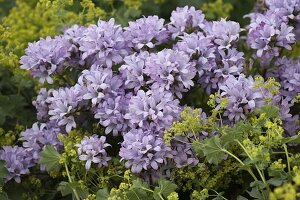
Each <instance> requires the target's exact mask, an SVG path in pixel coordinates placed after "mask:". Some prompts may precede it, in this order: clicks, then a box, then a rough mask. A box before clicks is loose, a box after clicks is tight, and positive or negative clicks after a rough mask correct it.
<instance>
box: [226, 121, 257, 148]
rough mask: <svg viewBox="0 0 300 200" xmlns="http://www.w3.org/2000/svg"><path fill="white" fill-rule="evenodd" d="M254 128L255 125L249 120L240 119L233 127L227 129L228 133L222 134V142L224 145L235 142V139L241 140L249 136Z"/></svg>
mask: <svg viewBox="0 0 300 200" xmlns="http://www.w3.org/2000/svg"><path fill="white" fill-rule="evenodd" d="M252 129H253V126H252V125H251V124H250V123H249V122H244V121H239V122H237V123H236V124H235V125H234V127H233V128H229V129H228V130H226V131H225V132H226V134H225V135H223V136H222V138H221V140H222V144H223V146H224V147H226V146H228V145H229V144H230V143H232V142H235V141H234V140H238V141H241V140H243V139H244V138H246V137H247V136H248V133H250V132H251V131H252Z"/></svg>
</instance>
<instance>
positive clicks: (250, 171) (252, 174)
mask: <svg viewBox="0 0 300 200" xmlns="http://www.w3.org/2000/svg"><path fill="white" fill-rule="evenodd" d="M222 151H223V152H224V153H227V154H228V155H230V156H232V157H233V158H235V159H236V160H237V161H238V162H239V163H241V165H242V166H244V165H245V164H244V163H243V161H241V160H240V159H239V158H238V157H236V156H235V155H234V154H232V153H230V152H229V151H227V150H226V149H222ZM247 171H248V172H249V174H250V175H251V176H252V177H253V179H254V180H255V181H258V179H257V178H256V176H255V175H254V173H253V172H252V170H251V169H247Z"/></svg>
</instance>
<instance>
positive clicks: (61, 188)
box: [57, 181, 72, 197]
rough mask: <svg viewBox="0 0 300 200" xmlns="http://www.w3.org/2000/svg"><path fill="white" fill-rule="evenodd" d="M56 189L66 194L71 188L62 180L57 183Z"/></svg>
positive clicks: (70, 192) (70, 191)
mask: <svg viewBox="0 0 300 200" xmlns="http://www.w3.org/2000/svg"><path fill="white" fill-rule="evenodd" d="M57 191H59V192H61V195H62V196H63V197H64V196H67V195H69V194H72V188H71V186H70V184H69V183H68V182H65V181H62V182H60V183H59V185H58V187H57Z"/></svg>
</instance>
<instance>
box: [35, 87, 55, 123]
mask: <svg viewBox="0 0 300 200" xmlns="http://www.w3.org/2000/svg"><path fill="white" fill-rule="evenodd" d="M52 91H53V89H50V90H48V91H47V90H46V88H42V89H40V91H39V93H38V96H37V98H36V100H35V101H33V102H32V104H33V105H34V107H35V108H36V110H37V119H38V120H40V121H44V122H45V121H47V120H49V115H48V112H49V107H48V106H49V103H47V98H48V97H49V96H50V95H51V93H52Z"/></svg>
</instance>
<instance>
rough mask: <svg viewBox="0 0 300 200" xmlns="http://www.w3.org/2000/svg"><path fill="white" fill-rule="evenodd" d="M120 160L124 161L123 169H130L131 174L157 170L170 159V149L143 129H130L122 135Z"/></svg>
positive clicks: (157, 137)
mask: <svg viewBox="0 0 300 200" xmlns="http://www.w3.org/2000/svg"><path fill="white" fill-rule="evenodd" d="M119 154H120V156H121V158H122V159H121V160H125V161H126V162H125V167H127V168H131V171H132V172H133V173H140V172H141V171H142V170H151V169H154V170H157V169H158V168H159V166H160V165H162V164H166V163H167V158H172V157H173V156H172V153H171V148H170V147H168V146H166V145H165V142H164V140H163V139H162V138H161V137H160V136H157V135H154V134H153V133H151V132H149V131H146V130H143V129H132V130H131V131H130V132H128V133H126V134H125V135H124V141H123V143H122V147H121V149H120V153H119Z"/></svg>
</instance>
